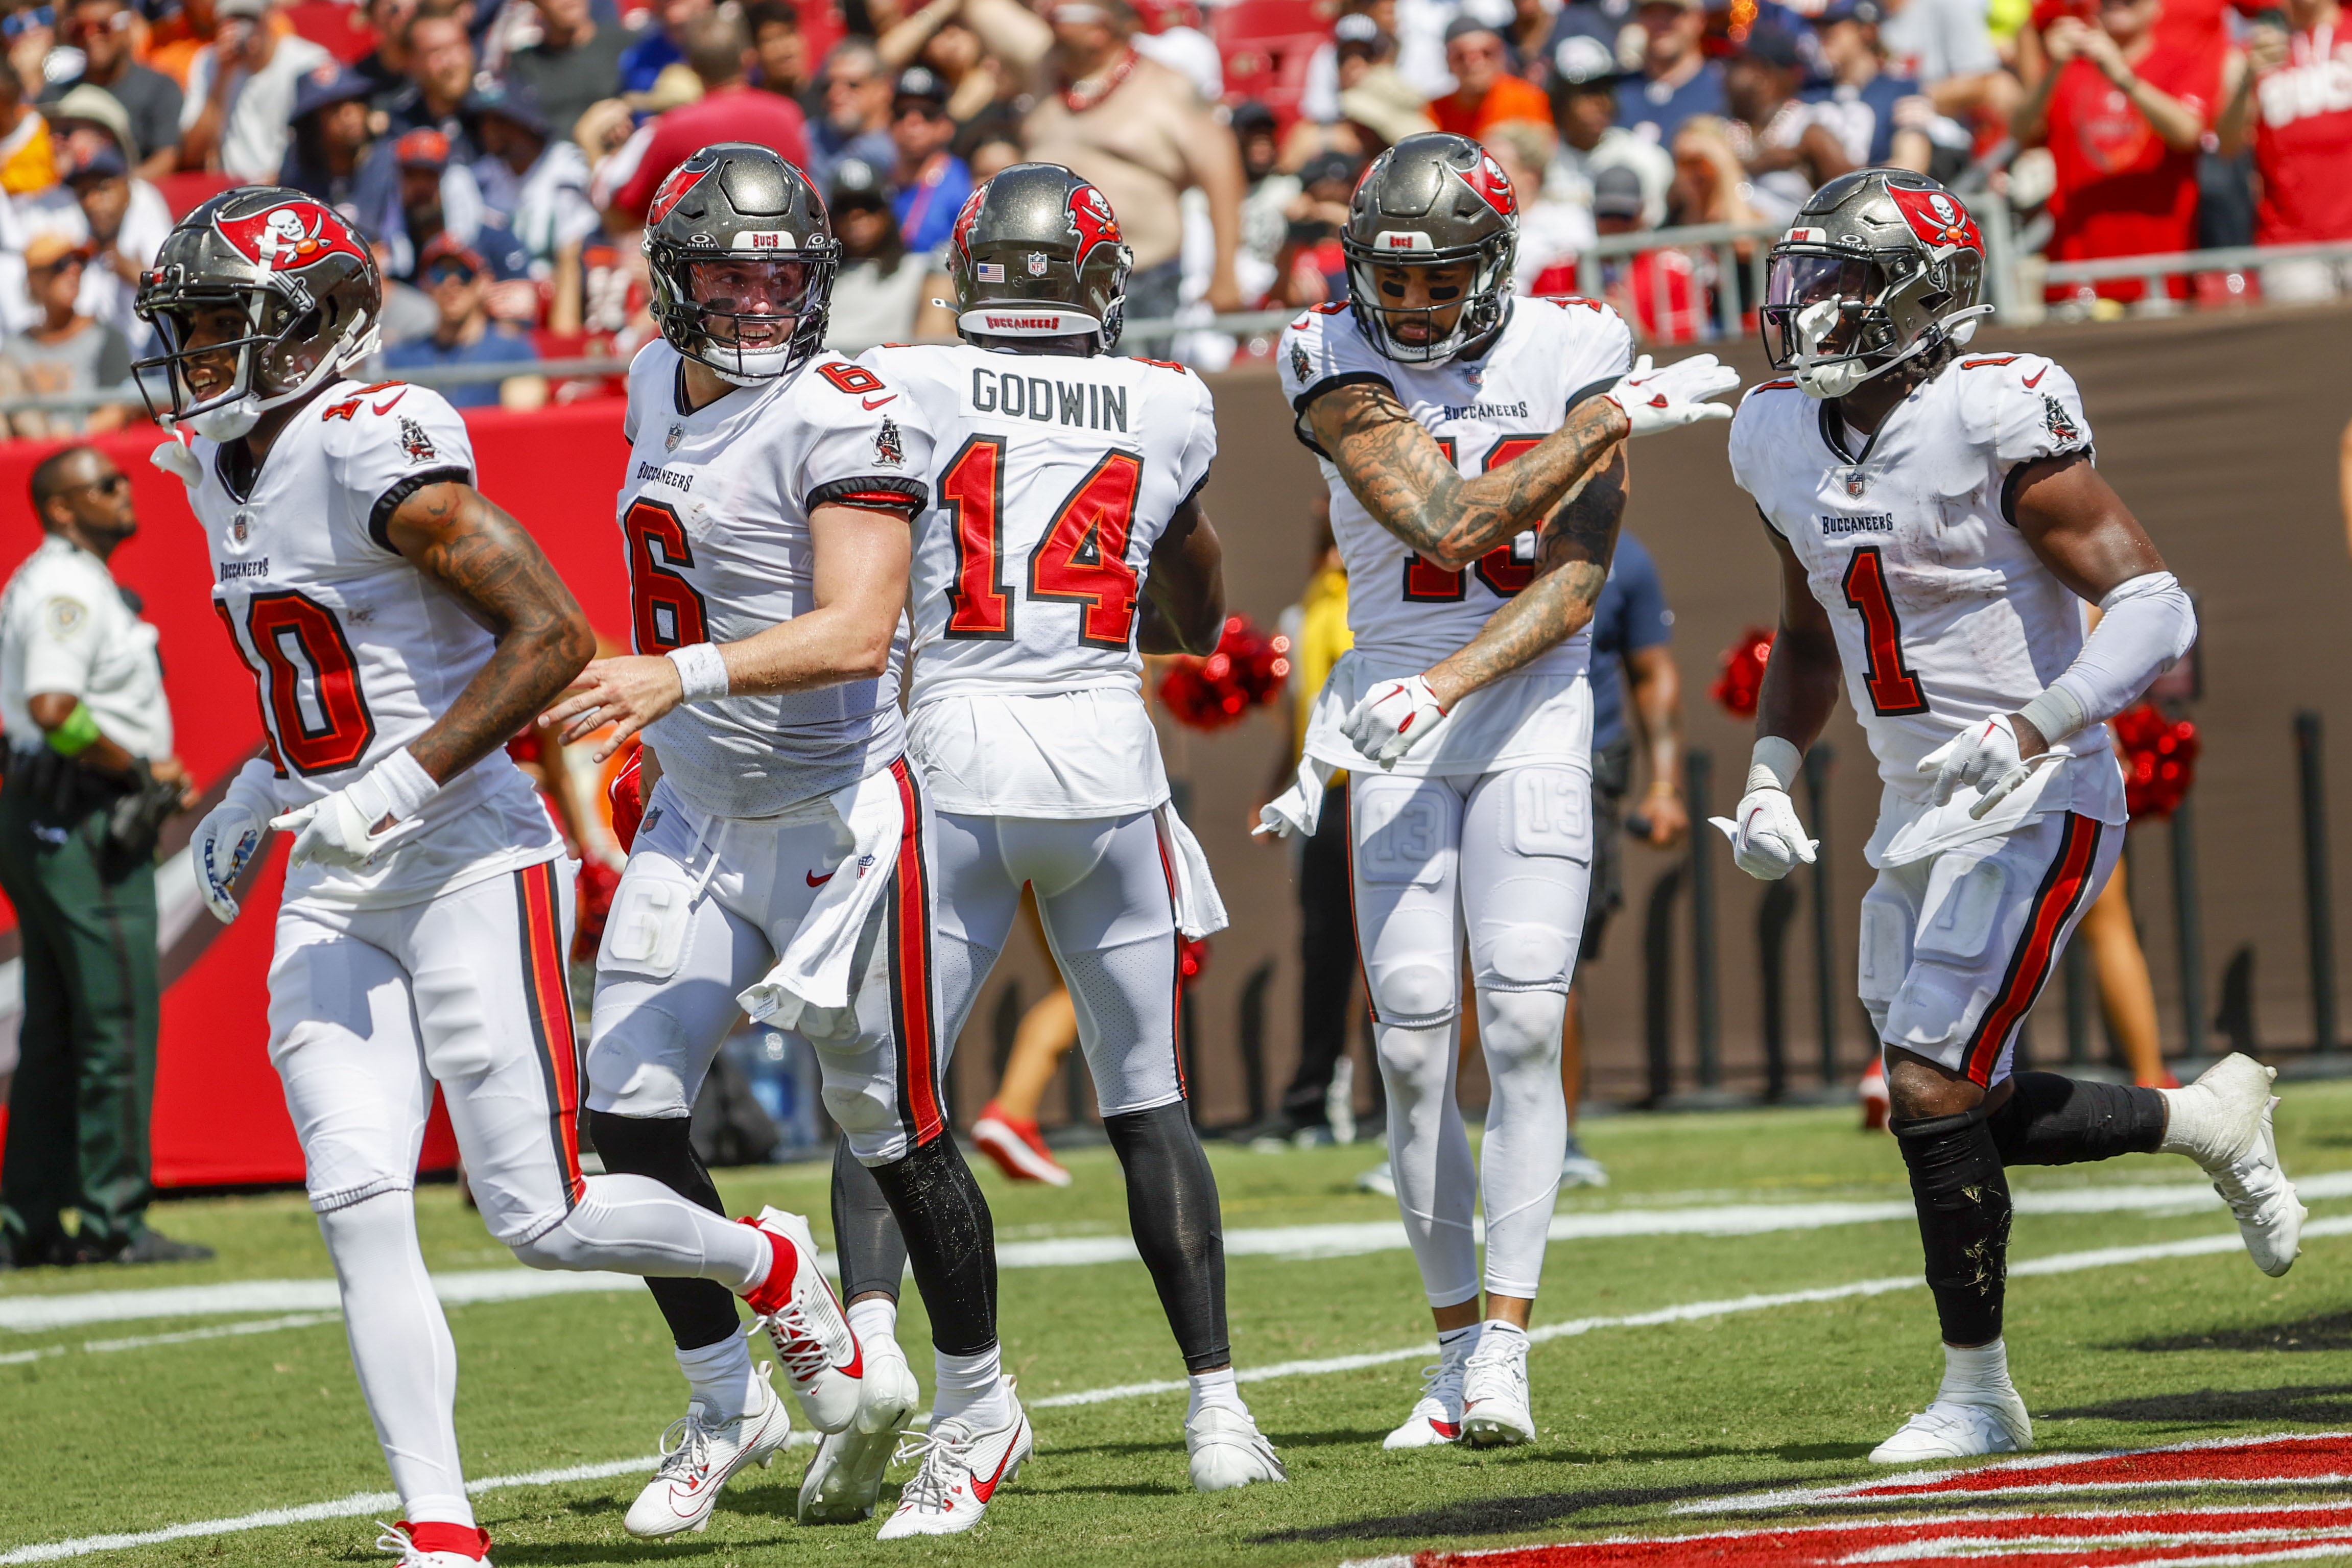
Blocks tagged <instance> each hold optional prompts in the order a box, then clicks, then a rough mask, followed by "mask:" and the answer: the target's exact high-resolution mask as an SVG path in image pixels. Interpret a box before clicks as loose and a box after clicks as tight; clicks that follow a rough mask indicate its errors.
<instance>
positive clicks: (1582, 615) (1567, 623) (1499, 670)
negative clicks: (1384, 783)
mask: <svg viewBox="0 0 2352 1568" xmlns="http://www.w3.org/2000/svg"><path fill="white" fill-rule="evenodd" d="M1625 489H1626V469H1625V452H1624V448H1623V447H1617V448H1616V449H1615V450H1614V451H1612V453H1611V455H1610V457H1609V459H1608V461H1607V463H1606V464H1605V465H1604V466H1603V467H1601V468H1598V469H1597V470H1595V471H1594V472H1593V473H1592V474H1591V477H1590V478H1589V479H1587V480H1586V481H1585V482H1584V483H1582V484H1581V485H1580V486H1579V487H1578V489H1577V491H1576V493H1575V494H1574V495H1573V496H1572V497H1571V498H1570V500H1569V502H1568V504H1567V505H1566V506H1563V507H1561V508H1560V509H1559V515H1558V516H1556V517H1554V518H1553V519H1552V520H1551V521H1549V523H1546V524H1545V525H1544V531H1543V533H1542V536H1541V537H1540V538H1539V539H1538V541H1537V543H1536V558H1537V569H1538V575H1537V577H1536V580H1535V581H1534V582H1532V583H1530V584H1528V585H1527V587H1526V588H1525V589H1523V590H1522V591H1521V592H1520V593H1519V594H1518V595H1517V597H1515V598H1513V599H1512V600H1511V601H1510V603H1508V604H1507V605H1504V606H1503V607H1502V608H1501V609H1499V610H1496V612H1495V613H1494V614H1493V615H1492V616H1489V617H1487V620H1486V625H1485V626H1482V627H1480V628H1479V630H1478V635H1477V636H1476V637H1473V638H1471V639H1470V641H1469V642H1467V643H1465V645H1463V647H1461V648H1459V649H1457V650H1456V651H1455V652H1454V654H1453V655H1452V656H1451V657H1450V658H1446V659H1445V660H1444V662H1442V663H1440V664H1439V665H1437V666H1436V667H1435V668H1433V669H1432V670H1431V671H1430V672H1429V673H1430V682H1431V684H1432V685H1433V686H1435V687H1436V688H1437V689H1439V690H1441V691H1450V692H1451V693H1452V695H1453V700H1454V701H1459V700H1461V699H1462V698H1463V697H1465V696H1467V695H1469V694H1470V693H1471V692H1473V691H1475V690H1477V689H1479V688H1480V687H1483V686H1485V685H1486V684H1488V683H1489V682H1491V681H1494V680H1497V679H1501V678H1502V677H1504V676H1506V675H1508V674H1510V673H1511V672H1512V671H1513V670H1516V669H1519V668H1523V667H1525V666H1526V665H1528V664H1529V663H1530V662H1532V661H1533V660H1534V659H1536V658H1538V656H1540V655H1541V654H1543V653H1544V652H1546V651H1547V650H1549V649H1550V648H1554V647H1559V645H1560V644H1561V643H1563V642H1566V641H1567V640H1568V639H1569V638H1570V637H1574V636H1575V635H1576V634H1577V633H1578V632H1580V631H1582V630H1583V629H1584V628H1585V627H1586V626H1588V625H1590V624H1591V620H1592V607H1593V605H1594V604H1595V603H1596V602H1597V601H1598V600H1599V599H1600V597H1601V584H1604V583H1606V582H1607V581H1608V580H1609V562H1610V559H1611V557H1612V556H1613V555H1615V554H1616V552H1617V525H1618V523H1619V522H1620V521H1622V519H1623V518H1624V515H1625Z"/></svg>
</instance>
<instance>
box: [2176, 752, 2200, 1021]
mask: <svg viewBox="0 0 2352 1568" xmlns="http://www.w3.org/2000/svg"><path fill="white" fill-rule="evenodd" d="M2172 933H2173V940H2174V941H2175V942H2177V943H2179V950H2180V1040H2181V1045H2182V1047H2183V1048H2184V1049H2185V1051H2186V1052H2187V1054H2188V1055H2189V1057H2190V1058H2202V1057H2203V1056H2204V1055H2205V1053H2206V1040H2207V1035H2206V1027H2207V1026H2206V1014H2205V913H2204V906H2203V904H2202V902H2201V900H2200V897H2199V893H2198V888H2197V812H2196V807H2195V806H2194V805H2192V804H2191V803H2190V801H2189V799H2188V798H2187V797H2186V796H2183V797H2182V799H2181V802H2180V804H2179V805H2176V806H2174V807H2173V808H2172Z"/></svg>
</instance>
